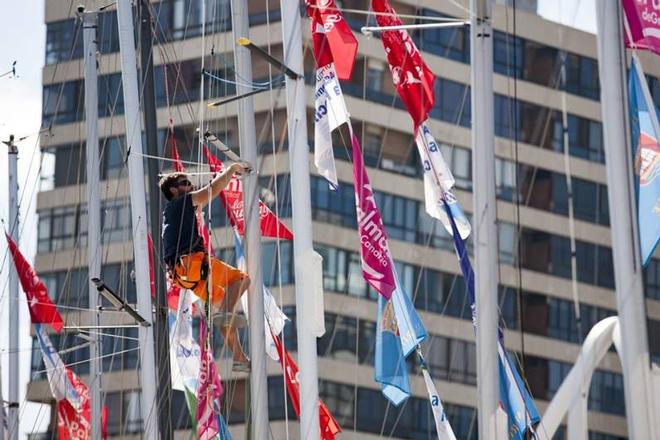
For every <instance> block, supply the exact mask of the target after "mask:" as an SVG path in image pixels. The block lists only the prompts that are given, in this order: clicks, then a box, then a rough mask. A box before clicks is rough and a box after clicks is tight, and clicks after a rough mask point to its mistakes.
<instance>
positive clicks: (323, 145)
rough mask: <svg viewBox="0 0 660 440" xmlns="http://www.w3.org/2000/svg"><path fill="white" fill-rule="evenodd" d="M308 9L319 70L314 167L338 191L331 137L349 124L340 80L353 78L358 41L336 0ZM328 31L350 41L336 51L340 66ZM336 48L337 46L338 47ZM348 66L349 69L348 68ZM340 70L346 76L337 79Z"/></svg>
mask: <svg viewBox="0 0 660 440" xmlns="http://www.w3.org/2000/svg"><path fill="white" fill-rule="evenodd" d="M306 5H307V14H308V15H309V17H310V18H311V26H312V41H313V44H314V59H315V60H316V69H317V70H316V93H315V94H314V110H315V111H314V165H316V168H317V169H318V171H319V174H321V175H322V176H323V177H325V179H326V180H328V182H329V183H330V188H332V189H333V190H336V189H337V186H338V181H337V170H336V167H335V158H334V154H333V150H332V136H331V133H332V131H333V130H334V129H336V128H337V127H339V126H340V125H341V124H343V123H344V122H348V118H349V117H348V112H347V111H346V106H345V104H344V98H343V96H342V93H341V88H340V87H339V81H338V80H337V77H338V76H339V78H341V79H349V78H350V72H351V70H352V69H353V61H354V59H355V51H354V49H357V40H355V37H354V36H353V33H352V32H351V30H350V29H349V28H348V26H347V25H346V23H344V21H343V17H342V16H341V13H340V12H339V10H337V9H336V6H335V5H334V2H333V1H332V0H331V1H328V0H320V1H315V0H307V2H306ZM324 19H325V21H324ZM338 23H339V24H338ZM326 27H327V28H328V33H337V32H340V33H341V32H343V33H344V34H345V35H346V39H347V40H348V41H350V44H348V43H346V42H344V40H343V39H342V41H341V45H340V46H338V47H335V48H334V53H337V54H338V55H339V58H337V61H336V62H334V60H335V58H334V57H333V48H332V47H331V44H330V42H329V41H328V38H329V34H328V33H326ZM339 29H342V30H339ZM344 31H346V32H344ZM347 44H348V45H347ZM335 46H337V44H336V43H335ZM347 48H348V50H349V52H351V51H352V52H351V53H352V55H351V53H348V54H347V53H345V51H346V50H347ZM340 52H341V53H340ZM344 63H346V64H347V65H348V66H347V67H345V65H344ZM335 65H339V67H337V68H335ZM337 70H341V71H342V72H341V73H340V74H339V75H337Z"/></svg>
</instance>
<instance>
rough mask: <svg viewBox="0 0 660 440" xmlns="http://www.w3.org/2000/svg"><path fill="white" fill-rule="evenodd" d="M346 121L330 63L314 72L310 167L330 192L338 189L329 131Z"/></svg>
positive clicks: (346, 114)
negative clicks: (324, 182)
mask: <svg viewBox="0 0 660 440" xmlns="http://www.w3.org/2000/svg"><path fill="white" fill-rule="evenodd" d="M348 121H349V115H348V111H347V110H346V105H345V103H344V96H343V95H342V92H341V87H340V86H339V80H338V79H337V73H336V72H335V67H334V64H332V63H330V64H328V65H326V66H323V67H320V68H319V69H317V71H316V93H315V94H314V165H316V168H317V169H318V171H319V174H320V175H322V176H323V177H325V179H326V180H327V181H328V183H329V184H330V188H332V189H333V190H336V189H337V188H338V185H339V182H338V180H337V169H336V167H335V156H334V153H333V149H332V131H333V130H334V129H336V128H337V127H339V126H340V125H342V124H343V123H345V122H348Z"/></svg>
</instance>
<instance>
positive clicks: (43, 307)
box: [5, 231, 64, 333]
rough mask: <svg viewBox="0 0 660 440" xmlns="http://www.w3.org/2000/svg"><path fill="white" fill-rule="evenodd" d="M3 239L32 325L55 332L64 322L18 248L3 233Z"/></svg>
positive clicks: (59, 329)
mask: <svg viewBox="0 0 660 440" xmlns="http://www.w3.org/2000/svg"><path fill="white" fill-rule="evenodd" d="M5 237H6V238H7V243H8V244H9V251H10V252H11V255H12V257H13V259H14V265H15V266H16V272H17V273H18V279H19V280H20V282H21V287H22V288H23V292H25V296H26V297H27V301H28V310H29V311H30V319H31V320H32V323H33V324H48V325H50V326H51V327H52V328H53V330H55V331H56V332H58V333H59V332H60V331H61V330H62V328H63V327H64V321H63V320H62V317H61V316H60V313H59V312H58V311H57V307H55V304H53V302H52V301H51V300H50V297H49V296H48V289H47V288H46V286H45V284H44V283H43V282H42V281H41V280H40V279H39V277H38V276H37V274H36V273H35V272H34V269H33V268H32V266H30V263H28V262H27V260H26V259H25V257H24V256H23V254H21V251H19V250H18V246H16V243H14V241H13V240H12V239H11V237H10V236H9V234H7V232H6V231H5Z"/></svg>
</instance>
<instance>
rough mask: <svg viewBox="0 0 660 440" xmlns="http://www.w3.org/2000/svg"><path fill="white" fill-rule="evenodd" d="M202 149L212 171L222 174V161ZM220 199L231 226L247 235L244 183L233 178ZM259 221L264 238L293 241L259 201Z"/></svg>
mask: <svg viewBox="0 0 660 440" xmlns="http://www.w3.org/2000/svg"><path fill="white" fill-rule="evenodd" d="M202 147H203V149H204V155H206V160H207V161H208V162H209V167H210V168H211V171H212V172H214V173H220V172H222V167H223V164H222V162H221V161H220V159H218V158H217V157H215V155H213V153H211V152H210V151H209V149H208V148H206V146H205V145H203V146H202ZM220 199H221V200H222V203H223V205H224V206H225V210H226V211H227V216H228V217H229V221H230V222H231V225H232V226H233V227H234V228H236V229H238V233H239V234H240V235H243V234H244V233H245V218H244V216H243V182H241V180H240V179H238V178H235V177H234V178H232V179H231V180H230V181H229V185H228V186H227V188H225V189H224V190H223V191H222V192H221V193H220ZM259 219H260V224H261V235H263V236H264V237H274V238H278V237H279V238H281V239H283V240H293V234H292V233H291V231H290V230H289V229H288V228H287V227H286V226H285V225H284V224H283V223H282V222H280V220H279V219H278V218H277V217H276V216H275V214H274V213H273V212H272V211H271V210H270V208H268V206H266V205H265V204H264V202H262V201H261V200H259Z"/></svg>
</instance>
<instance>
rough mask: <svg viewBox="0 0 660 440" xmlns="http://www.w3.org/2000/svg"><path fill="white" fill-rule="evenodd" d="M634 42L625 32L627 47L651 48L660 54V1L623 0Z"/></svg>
mask: <svg viewBox="0 0 660 440" xmlns="http://www.w3.org/2000/svg"><path fill="white" fill-rule="evenodd" d="M623 9H624V11H625V13H626V18H627V19H628V25H629V28H630V33H631V36H632V42H631V41H630V39H629V38H628V33H627V32H626V33H625V40H626V46H627V47H634V48H636V49H642V50H650V51H653V52H655V53H656V54H658V55H660V2H658V1H657V0H653V1H648V0H645V1H640V0H623Z"/></svg>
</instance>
